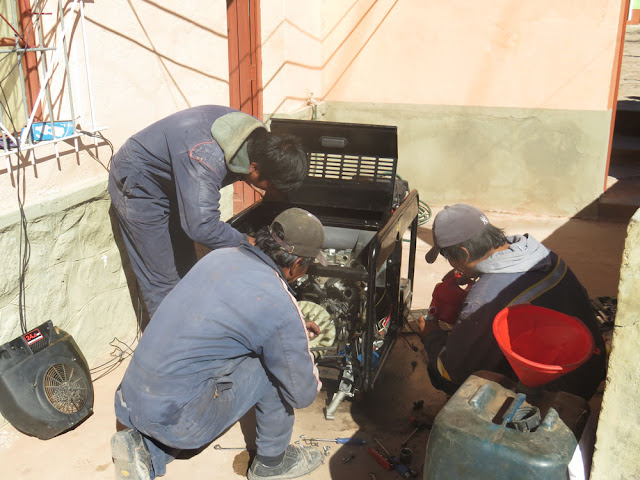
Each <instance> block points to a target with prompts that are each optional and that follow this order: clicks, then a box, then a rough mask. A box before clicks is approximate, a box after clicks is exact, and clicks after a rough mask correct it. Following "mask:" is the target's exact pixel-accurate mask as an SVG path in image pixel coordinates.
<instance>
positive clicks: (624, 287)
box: [591, 210, 640, 480]
mask: <svg viewBox="0 0 640 480" xmlns="http://www.w3.org/2000/svg"><path fill="white" fill-rule="evenodd" d="M639 271H640V210H638V211H637V212H636V213H635V215H634V216H633V218H632V219H631V222H630V223H629V227H628V230H627V239H626V242H625V249H624V254H623V257H622V268H621V270H620V284H619V287H618V313H617V315H616V322H615V328H614V331H613V348H612V350H611V356H610V358H609V372H608V375H607V384H606V388H605V391H604V398H603V401H602V412H601V413H600V419H599V424H598V431H597V440H596V451H595V454H594V458H593V469H592V473H591V480H634V479H637V478H640V458H639V457H638V452H639V451H640V435H638V424H639V423H640V402H638V398H640V350H638V345H639V344H640V296H639V295H638V292H640V277H639V276H638V272H639Z"/></svg>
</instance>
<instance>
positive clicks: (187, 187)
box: [109, 105, 244, 317]
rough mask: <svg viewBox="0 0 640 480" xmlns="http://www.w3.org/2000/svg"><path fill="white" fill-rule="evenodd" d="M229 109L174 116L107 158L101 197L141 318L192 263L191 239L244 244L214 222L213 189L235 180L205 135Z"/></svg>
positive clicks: (215, 191) (216, 213) (216, 244)
mask: <svg viewBox="0 0 640 480" xmlns="http://www.w3.org/2000/svg"><path fill="white" fill-rule="evenodd" d="M234 111H235V110H233V109H231V108H228V107H222V106H217V105H203V106H199V107H194V108H189V109H187V110H183V111H181V112H178V113H175V114H173V115H170V116H169V117H167V118H164V119H162V120H159V121H158V122H156V123H154V124H152V125H150V126H148V127H147V128H145V129H144V130H142V131H140V132H138V133H136V134H135V135H133V136H132V137H131V138H129V139H128V140H127V141H126V142H125V143H124V145H122V147H121V148H120V149H119V150H118V152H117V153H116V155H115V156H114V158H113V161H112V164H111V168H110V173H109V194H110V195H111V202H112V205H113V207H114V210H115V214H116V217H117V219H118V223H119V225H120V230H121V232H122V237H123V240H124V243H125V246H126V249H127V253H128V254H129V260H130V261H131V266H132V268H133V271H134V272H135V275H136V277H137V279H138V288H139V291H140V294H141V296H142V298H143V299H144V302H145V304H146V306H147V310H148V312H149V317H152V316H153V314H154V312H155V311H156V309H157V308H158V305H160V302H161V301H162V299H163V298H164V297H165V296H166V295H167V293H169V292H170V291H171V289H172V288H173V287H175V285H176V284H177V283H178V281H179V280H180V279H181V278H182V277H184V275H185V274H186V273H187V272H188V271H189V269H190V268H191V267H192V266H193V265H194V264H195V262H196V254H195V247H194V244H193V241H196V242H198V243H201V244H203V245H204V246H206V247H209V248H212V249H216V248H222V247H232V246H236V245H239V244H240V242H242V241H243V239H244V235H242V234H241V233H240V232H238V231H237V230H235V229H234V228H233V227H231V226H230V225H229V224H227V223H225V222H222V221H221V220H220V189H221V188H222V187H224V186H226V185H229V184H231V183H233V182H235V181H237V180H240V176H239V175H238V174H235V173H232V172H231V171H230V170H229V169H228V168H227V165H226V163H225V158H224V153H223V151H222V149H221V148H220V146H219V145H218V144H217V143H216V142H215V140H214V139H213V136H212V134H211V125H212V124H213V122H214V121H215V120H217V119H218V118H219V117H221V116H223V115H225V114H227V113H230V112H234Z"/></svg>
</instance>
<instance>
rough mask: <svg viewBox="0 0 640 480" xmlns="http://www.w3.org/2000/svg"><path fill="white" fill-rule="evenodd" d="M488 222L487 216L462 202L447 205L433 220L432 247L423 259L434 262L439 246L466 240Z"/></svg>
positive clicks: (448, 245) (456, 243)
mask: <svg viewBox="0 0 640 480" xmlns="http://www.w3.org/2000/svg"><path fill="white" fill-rule="evenodd" d="M488 224H489V220H488V219H487V216H486V215H485V214H484V213H482V212H481V211H480V210H478V209H477V208H476V207H473V206H471V205H467V204H464V203H457V204H455V205H451V206H448V205H447V206H446V207H444V209H442V210H441V211H440V212H438V214H437V215H436V218H435V219H434V220H433V247H432V248H431V250H429V251H428V252H427V254H426V255H425V256H424V259H425V260H426V261H427V263H433V262H435V261H436V258H438V254H439V253H440V249H441V248H445V247H451V246H453V245H459V244H461V243H463V242H466V241H467V240H469V239H470V238H472V237H474V236H475V235H477V234H478V233H480V232H481V231H482V230H483V229H484V227H485V225H488Z"/></svg>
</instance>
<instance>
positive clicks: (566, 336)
mask: <svg viewBox="0 0 640 480" xmlns="http://www.w3.org/2000/svg"><path fill="white" fill-rule="evenodd" d="M493 335H494V336H495V338H496V341H497V342H498V346H499V347H500V349H501V350H502V352H503V353H504V355H505V357H507V360H508V361H509V363H510V364H511V367H512V368H513V371H514V372H515V373H516V375H517V376H518V378H519V379H520V382H522V384H523V385H526V386H527V387H531V388H535V387H539V386H541V385H544V384H545V383H549V382H551V381H552V380H555V379H556V378H558V377H561V376H562V375H564V374H566V373H569V372H571V371H572V370H575V369H576V368H578V367H579V366H580V365H582V364H583V363H585V362H586V361H587V360H589V358H590V357H591V355H592V354H593V351H594V346H595V345H594V341H593V337H592V336H591V332H590V331H589V329H588V328H587V327H586V325H585V324H584V323H582V322H581V321H580V320H578V319H577V318H575V317H571V316H569V315H565V314H564V313H560V312H556V311H555V310H550V309H548V308H544V307H538V306H535V305H530V304H522V305H514V306H512V307H507V308H505V309H503V310H502V311H500V313H498V315H496V317H495V319H494V320H493Z"/></svg>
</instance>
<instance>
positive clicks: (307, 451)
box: [247, 445, 323, 480]
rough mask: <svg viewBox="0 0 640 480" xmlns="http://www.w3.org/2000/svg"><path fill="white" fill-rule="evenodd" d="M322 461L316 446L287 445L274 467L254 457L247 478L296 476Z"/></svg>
mask: <svg viewBox="0 0 640 480" xmlns="http://www.w3.org/2000/svg"><path fill="white" fill-rule="evenodd" d="M322 461H323V456H322V453H321V452H320V450H318V449H317V448H314V447H305V446H302V445H288V446H287V448H286V449H285V451H284V458H283V459H282V462H280V465H276V466H275V467H268V466H267V465H264V464H262V462H260V461H259V460H258V459H257V458H254V459H253V463H252V464H251V468H250V469H249V473H248V474H247V478H248V479H249V480H260V479H262V478H268V479H269V480H280V479H287V478H298V477H302V476H303V475H306V474H307V473H311V472H312V471H314V470H315V469H316V468H318V467H319V466H320V465H321V464H322Z"/></svg>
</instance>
